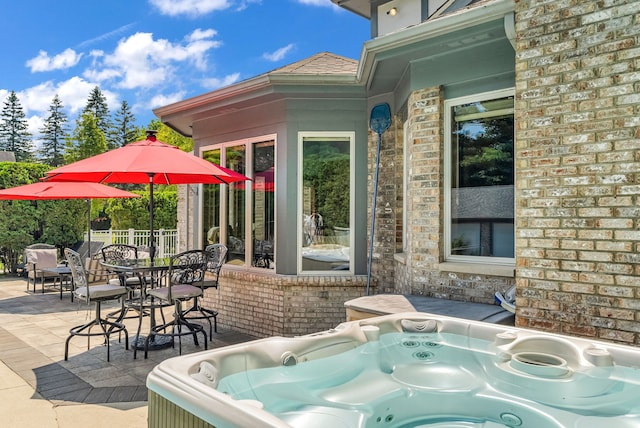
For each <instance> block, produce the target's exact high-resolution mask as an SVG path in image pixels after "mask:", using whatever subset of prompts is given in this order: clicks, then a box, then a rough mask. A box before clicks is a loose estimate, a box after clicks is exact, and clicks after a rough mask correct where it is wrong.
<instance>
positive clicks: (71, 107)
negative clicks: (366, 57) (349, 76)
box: [0, 0, 369, 139]
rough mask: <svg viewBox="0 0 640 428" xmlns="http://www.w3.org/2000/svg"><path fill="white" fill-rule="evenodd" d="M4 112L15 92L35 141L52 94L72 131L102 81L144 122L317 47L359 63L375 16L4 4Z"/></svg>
mask: <svg viewBox="0 0 640 428" xmlns="http://www.w3.org/2000/svg"><path fill="white" fill-rule="evenodd" d="M0 10H1V11H2V12H0V31H1V32H2V39H3V42H2V43H1V44H0V58H1V61H0V63H1V64H2V66H1V72H0V108H1V107H2V106H4V102H5V99H6V96H7V95H8V93H9V92H10V91H16V93H17V95H18V98H19V100H20V103H21V105H22V107H23V109H24V111H25V114H26V116H27V120H28V122H29V131H30V132H31V133H32V134H33V136H34V139H37V138H38V136H39V130H40V128H41V127H42V121H43V119H44V118H46V116H47V114H48V109H49V106H50V105H51V100H52V99H53V97H54V95H55V94H58V96H59V97H60V98H61V100H62V103H63V105H64V107H65V109H66V112H67V115H68V118H69V126H70V129H73V127H74V126H75V119H76V115H77V114H78V112H79V111H81V110H82V108H83V107H84V106H85V104H86V101H87V97H88V95H89V92H90V91H91V90H92V89H93V88H94V87H95V86H99V87H100V89H101V90H102V92H103V93H104V95H105V96H106V97H107V101H108V103H109V108H110V109H111V111H112V112H114V111H115V110H117V109H118V108H119V107H120V103H121V102H122V100H126V101H127V102H128V103H129V105H130V106H131V107H132V109H133V113H134V115H135V116H136V119H137V125H138V126H145V125H146V124H147V123H148V122H149V121H150V120H151V119H154V118H155V116H154V115H153V112H152V109H154V108H156V107H159V106H164V105H167V104H171V103H173V102H176V101H180V100H183V99H185V98H189V97H193V96H196V95H200V94H204V93H206V92H209V91H212V90H215V89H218V88H220V87H224V86H227V85H230V84H232V83H234V82H238V81H241V80H244V79H248V78H251V77H254V76H257V75H260V74H262V73H265V72H267V71H270V70H273V69H275V68H278V67H281V66H283V65H287V64H290V63H293V62H296V61H299V60H301V59H303V58H307V57H309V56H311V55H314V54H316V53H318V52H324V51H328V52H332V53H335V54H338V55H342V56H346V57H349V58H353V59H356V60H357V59H359V57H360V51H361V48H362V44H363V42H364V41H366V40H368V39H369V21H367V20H366V19H364V18H362V17H360V16H357V15H355V14H353V13H350V12H347V11H345V10H343V9H340V8H338V7H336V6H335V5H333V3H332V2H331V0H111V1H106V2H101V1H94V0H62V1H59V2H54V1H51V0H0Z"/></svg>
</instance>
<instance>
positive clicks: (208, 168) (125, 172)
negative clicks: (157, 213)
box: [45, 131, 249, 258]
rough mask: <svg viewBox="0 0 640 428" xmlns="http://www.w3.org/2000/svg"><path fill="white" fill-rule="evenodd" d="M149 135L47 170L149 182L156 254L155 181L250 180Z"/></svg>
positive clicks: (63, 177) (67, 177) (52, 175)
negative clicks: (154, 219)
mask: <svg viewBox="0 0 640 428" xmlns="http://www.w3.org/2000/svg"><path fill="white" fill-rule="evenodd" d="M155 132H156V131H147V138H146V139H145V140H142V141H137V142H135V143H130V144H127V145H126V146H123V147H120V148H118V149H114V150H110V151H108V152H105V153H101V154H99V155H96V156H92V157H90V158H86V159H82V160H80V161H77V162H74V163H71V164H69V165H65V166H62V167H60V168H56V169H53V170H51V171H49V172H47V177H46V179H45V180H47V181H87V182H94V183H129V184H149V230H150V238H149V240H150V242H149V248H150V251H151V258H153V257H154V256H155V239H154V236H153V187H154V185H156V184H200V183H202V184H228V183H232V182H236V181H244V180H249V178H247V177H245V176H244V175H242V174H240V173H237V172H235V171H232V170H230V169H227V168H223V167H221V166H219V165H216V164H214V163H211V162H209V161H206V160H204V159H202V158H199V157H197V156H194V155H192V154H190V153H187V152H183V151H182V150H180V149H179V148H177V147H175V146H172V145H170V144H166V143H163V142H161V141H158V140H156V136H155Z"/></svg>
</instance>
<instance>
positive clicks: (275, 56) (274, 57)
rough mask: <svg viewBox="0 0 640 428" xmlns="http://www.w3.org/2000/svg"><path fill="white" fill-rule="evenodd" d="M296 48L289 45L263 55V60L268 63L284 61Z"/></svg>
mask: <svg viewBox="0 0 640 428" xmlns="http://www.w3.org/2000/svg"><path fill="white" fill-rule="evenodd" d="M293 48H294V45H293V44H292V43H289V44H288V45H287V46H285V47H282V48H280V49H278V50H276V51H274V52H271V53H269V52H267V53H263V54H262V58H264V59H266V60H267V61H271V62H276V61H280V60H282V59H283V58H284V57H285V56H286V55H287V54H288V53H289V52H290V51H291V49H293Z"/></svg>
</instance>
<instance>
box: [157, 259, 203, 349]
mask: <svg viewBox="0 0 640 428" xmlns="http://www.w3.org/2000/svg"><path fill="white" fill-rule="evenodd" d="M207 261H208V256H207V253H206V252H205V251H203V250H189V251H184V252H182V253H179V254H176V255H175V256H173V257H171V258H170V262H169V269H168V271H167V274H166V276H165V277H164V278H163V282H164V284H163V285H161V286H159V287H156V288H152V289H150V290H148V291H147V294H148V295H149V296H152V297H153V298H155V299H158V300H159V301H160V302H166V303H167V304H171V305H174V311H173V319H172V320H170V321H168V322H165V323H163V324H161V325H157V326H154V327H152V328H151V331H150V332H149V335H148V336H147V337H146V339H145V344H144V357H145V358H147V352H148V350H149V342H150V341H153V340H154V339H153V337H154V336H165V337H171V338H174V339H175V338H176V337H177V338H178V347H179V352H180V354H182V340H181V338H182V336H193V342H194V344H195V345H196V346H198V345H199V344H198V333H202V335H203V337H204V349H207V333H206V332H205V331H204V327H203V326H202V325H200V324H196V323H192V322H190V321H189V320H187V319H186V318H184V316H183V310H182V302H185V301H188V300H191V299H193V298H195V297H198V296H202V289H201V288H200V286H199V284H200V283H201V282H202V281H203V280H204V274H205V271H206V270H207Z"/></svg>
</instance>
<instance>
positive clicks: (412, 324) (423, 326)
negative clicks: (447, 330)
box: [400, 319, 438, 333]
mask: <svg viewBox="0 0 640 428" xmlns="http://www.w3.org/2000/svg"><path fill="white" fill-rule="evenodd" d="M400 325H401V326H402V331H404V332H407V333H433V332H435V331H438V323H437V322H436V320H408V319H403V320H402V321H400Z"/></svg>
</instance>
